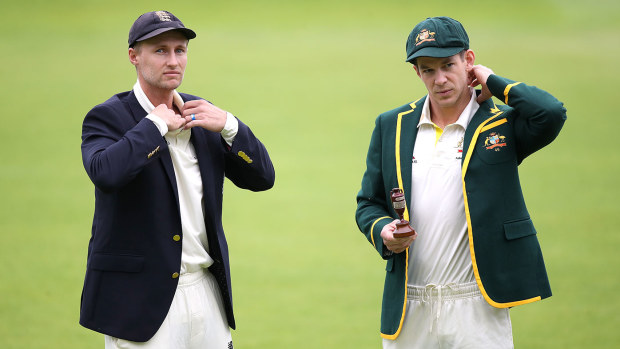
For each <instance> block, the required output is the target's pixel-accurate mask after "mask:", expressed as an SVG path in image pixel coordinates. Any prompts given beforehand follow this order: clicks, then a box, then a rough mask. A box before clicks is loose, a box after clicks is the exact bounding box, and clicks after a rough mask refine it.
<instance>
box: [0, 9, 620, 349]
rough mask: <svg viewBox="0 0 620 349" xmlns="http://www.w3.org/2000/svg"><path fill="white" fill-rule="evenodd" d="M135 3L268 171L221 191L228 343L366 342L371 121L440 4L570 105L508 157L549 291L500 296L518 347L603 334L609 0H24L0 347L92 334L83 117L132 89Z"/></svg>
mask: <svg viewBox="0 0 620 349" xmlns="http://www.w3.org/2000/svg"><path fill="white" fill-rule="evenodd" d="M152 10H168V11H171V12H172V13H174V14H175V15H177V16H178V17H180V18H181V20H182V21H183V22H184V23H185V24H186V25H187V26H188V27H189V28H192V29H193V30H195V31H196V32H197V34H198V37H197V38H196V39H195V40H192V41H191V42H190V45H189V63H188V67H187V70H186V75H185V80H184V83H183V85H181V87H180V88H179V91H180V92H187V93H191V94H195V95H199V96H202V97H204V98H207V99H209V100H211V101H212V102H213V103H215V104H216V105H218V106H219V107H221V108H223V109H226V110H229V111H231V112H232V113H233V114H235V115H236V116H238V117H239V118H240V119H241V120H243V121H244V122H245V123H247V124H248V125H250V126H251V128H252V129H253V131H254V133H255V134H256V135H258V137H259V138H260V139H261V140H262V141H263V143H264V144H265V145H266V146H267V148H268V149H269V152H270V154H271V157H272V160H273V161H274V164H275V167H276V177H277V178H276V185H275V187H274V189H272V190H271V191H268V192H264V193H251V192H247V191H242V190H239V189H237V188H235V187H234V186H233V185H231V183H229V182H227V183H226V186H225V200H224V227H225V230H226V233H227V237H228V242H229V247H230V253H231V263H232V278H233V293H234V299H235V311H236V317H237V324H238V330H237V331H235V332H233V339H234V342H235V347H237V348H246V349H250V348H380V346H381V339H380V336H379V319H380V309H381V293H382V288H383V277H384V262H383V261H382V260H381V259H380V258H379V257H378V256H377V254H376V253H375V252H374V250H373V248H372V246H371V245H370V244H369V243H368V242H367V241H366V239H365V238H364V237H363V235H362V234H361V233H359V231H358V229H357V226H356V224H355V221H354V211H355V206H356V205H355V195H356V194H357V191H358V190H359V186H360V181H361V176H362V174H363V171H364V169H365V157H366V151H367V147H368V143H369V140H370V133H371V131H372V128H373V126H374V119H375V118H376V116H377V115H378V114H380V113H382V112H384V111H386V110H389V109H392V108H395V107H398V106H400V105H403V104H405V103H408V102H411V101H413V100H415V99H417V98H419V97H421V96H423V95H424V94H425V93H426V91H425V89H424V86H423V84H422V83H421V82H420V81H419V79H418V77H417V76H416V75H415V73H414V71H413V69H412V68H411V65H409V64H407V63H405V62H404V60H405V41H406V38H407V36H408V34H409V32H410V31H411V29H412V28H413V26H414V25H415V24H416V23H418V22H419V21H421V20H423V19H424V18H426V17H429V16H439V15H445V16H451V17H454V18H456V19H458V20H460V21H461V22H462V23H463V25H464V26H465V28H466V30H467V31H468V33H469V37H470V40H471V47H472V49H473V50H474V51H475V53H476V62H477V63H480V64H484V65H486V66H489V67H490V68H492V69H493V70H494V71H495V73H497V74H498V75H501V76H504V77H507V78H510V79H513V80H518V81H523V82H525V83H528V84H530V85H536V86H538V87H541V88H543V89H545V90H547V91H549V92H550V93H552V94H553V95H554V96H556V97H557V98H558V99H560V100H561V101H563V102H564V103H565V106H566V108H567V109H568V121H567V123H566V125H565V127H564V129H563V131H562V133H561V134H560V136H559V138H558V139H557V140H556V141H555V142H554V143H552V144H551V145H550V146H549V147H547V148H545V149H543V150H542V151H540V152H539V153H537V154H535V156H532V157H531V158H528V159H527V160H526V161H525V162H524V163H523V164H522V166H521V167H520V172H521V180H522V185H523V187H524V191H525V197H526V200H527V204H528V208H529V210H530V212H531V214H532V218H533V220H534V222H535V224H536V227H537V230H538V233H539V234H538V237H539V239H540V242H541V245H542V249H543V253H544V256H545V260H546V264H547V268H548V272H549V277H550V281H551V285H552V289H553V292H554V296H553V297H551V298H550V299H548V300H544V301H542V302H537V303H535V304H532V305H526V306H522V307H518V308H515V309H513V310H512V311H511V314H512V321H513V327H514V338H515V339H514V340H515V346H516V347H517V348H585V347H588V348H616V347H617V346H618V345H619V344H620V335H619V334H618V331H617V327H618V325H620V315H619V314H620V296H618V289H619V288H620V281H619V277H618V274H617V273H618V271H617V268H618V266H619V265H620V254H619V253H618V252H617V250H616V249H617V248H618V246H619V245H620V234H619V233H620V231H619V228H618V226H619V224H618V223H620V219H619V218H620V205H619V204H618V199H617V198H618V194H620V190H619V186H618V176H619V173H620V156H619V152H618V150H617V148H618V145H617V144H616V139H617V138H618V137H617V136H614V134H613V132H614V131H613V127H614V126H613V125H612V124H609V123H610V122H612V121H613V120H614V119H613V118H614V117H618V116H617V114H618V112H617V111H614V110H613V108H614V107H613V103H614V100H616V99H618V97H619V94H618V85H619V84H620V68H619V66H620V65H619V64H618V55H619V53H620V3H619V2H617V1H615V0H601V1H559V0H522V1H518V2H500V1H491V0H488V1H486V0H471V1H467V2H465V1H454V0H444V1H436V2H429V1H425V2H424V1H411V0H410V1H365V0H358V1H351V0H348V1H335V0H332V1H327V0H318V1H292V0H289V1H277V0H264V1H249V0H233V1H195V2H194V1H185V2H175V3H171V2H164V1H158V0H151V1H143V0H135V1H120V0H108V1H87V0H80V1H78V0H56V1H35V0H24V1H9V2H4V3H3V5H2V20H0V43H1V47H4V51H3V53H2V55H0V57H1V58H0V63H1V64H0V77H2V81H4V83H2V87H1V93H0V100H1V101H2V103H1V109H2V112H1V113H0V114H1V118H2V119H1V120H2V124H3V127H2V128H3V131H2V136H0V237H1V238H2V243H0V265H1V266H2V267H3V269H4V271H3V272H2V273H0V348H4V349H6V348H102V347H103V336H102V335H100V334H97V333H95V332H91V331H89V330H86V329H84V328H82V327H81V326H79V324H78V317H79V304H80V294H81V288H82V282H83V277H84V271H85V264H86V249H87V244H88V240H89V237H90V228H91V220H92V214H93V207H94V195H93V193H94V189H93V185H92V184H91V182H90V181H89V179H88V177H87V176H86V173H85V172H84V169H83V167H82V162H81V154H80V135H81V123H82V120H83V117H84V115H85V114H86V113H87V112H88V110H90V109H91V108H92V107H93V106H95V105H96V104H99V103H101V102H103V101H105V100H106V99H107V98H109V97H110V96H112V95H113V94H115V93H118V92H122V91H127V90H129V89H131V88H132V86H133V84H134V82H135V80H136V76H135V70H134V68H133V66H131V64H130V63H129V61H128V59H127V33H128V31H129V27H130V26H131V24H132V23H133V21H134V20H135V19H136V18H137V17H138V16H139V15H140V14H142V13H144V12H148V11H152ZM496 102H497V103H499V101H496ZM614 270H616V271H614Z"/></svg>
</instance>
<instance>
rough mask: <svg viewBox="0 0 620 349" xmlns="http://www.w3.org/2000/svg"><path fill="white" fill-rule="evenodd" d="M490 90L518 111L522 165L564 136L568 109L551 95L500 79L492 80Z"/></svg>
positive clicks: (516, 133)
mask: <svg viewBox="0 0 620 349" xmlns="http://www.w3.org/2000/svg"><path fill="white" fill-rule="evenodd" d="M487 86H488V87H489V90H490V91H491V93H492V94H493V95H494V96H495V97H496V98H498V99H500V100H501V101H503V102H504V103H505V104H506V105H508V106H509V107H511V108H512V109H513V110H514V111H513V113H514V114H513V115H514V130H515V135H516V138H517V139H516V146H517V154H518V162H519V163H521V161H523V159H525V158H526V157H528V156H529V155H531V154H532V153H534V152H535V151H537V150H539V149H541V148H543V147H544V146H546V145H548V144H549V143H551V142H552V141H553V140H554V139H555V138H556V137H557V135H558V134H559V133H560V130H561V129H562V126H563V125H564V121H565V120H566V109H565V108H564V105H563V104H562V102H560V101H558V100H557V99H556V98H555V97H553V96H552V95H551V94H549V93H548V92H546V91H543V90H541V89H539V88H537V87H535V86H528V85H526V84H524V83H521V82H515V81H513V80H510V79H506V78H502V77H499V76H497V75H491V76H489V78H488V80H487Z"/></svg>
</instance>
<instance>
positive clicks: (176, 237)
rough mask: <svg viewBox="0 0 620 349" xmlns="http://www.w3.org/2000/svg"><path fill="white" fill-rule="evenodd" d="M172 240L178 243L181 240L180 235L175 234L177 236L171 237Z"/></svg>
mask: <svg viewBox="0 0 620 349" xmlns="http://www.w3.org/2000/svg"><path fill="white" fill-rule="evenodd" d="M172 240H174V241H179V240H181V235H179V234H177V235H175V236H173V237H172Z"/></svg>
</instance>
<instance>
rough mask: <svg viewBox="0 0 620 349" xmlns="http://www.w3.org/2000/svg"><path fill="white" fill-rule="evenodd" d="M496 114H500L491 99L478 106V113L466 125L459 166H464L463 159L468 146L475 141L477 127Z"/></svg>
mask: <svg viewBox="0 0 620 349" xmlns="http://www.w3.org/2000/svg"><path fill="white" fill-rule="evenodd" d="M498 113H500V110H499V109H497V107H496V106H495V103H493V102H492V100H491V99H488V100H486V101H484V103H482V104H481V105H480V107H479V108H478V111H477V112H476V113H475V114H474V116H472V118H471V120H470V121H469V125H467V129H466V130H465V137H464V139H463V154H464V156H463V158H462V160H461V164H464V162H465V159H466V158H467V154H468V150H469V147H470V145H473V144H472V143H474V142H475V141H476V138H477V131H478V128H479V126H480V125H481V124H482V123H484V122H485V121H487V120H488V119H489V118H491V117H493V116H494V115H499V114H498ZM472 141H473V142H472Z"/></svg>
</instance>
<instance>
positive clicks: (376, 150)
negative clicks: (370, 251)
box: [355, 116, 394, 259]
mask: <svg viewBox="0 0 620 349" xmlns="http://www.w3.org/2000/svg"><path fill="white" fill-rule="evenodd" d="M382 147H383V144H382V142H381V116H379V117H378V118H377V120H376V122H375V129H374V131H373V132H372V137H371V139H370V146H369V148H368V155H367V156H366V172H364V176H363V177H362V188H361V189H360V191H359V193H358V194H357V210H356V211H355V220H356V222H357V226H358V228H359V230H360V231H361V232H362V233H363V234H364V235H365V236H366V239H367V240H368V241H369V242H370V243H371V244H372V245H373V246H374V248H375V249H376V250H377V252H378V253H379V254H380V255H381V257H382V258H383V259H388V258H389V257H390V256H392V252H391V251H390V250H388V249H387V248H386V247H385V246H384V245H383V239H382V238H381V230H382V229H383V227H384V226H385V225H387V224H388V223H390V222H391V221H392V220H393V219H394V218H392V216H391V214H390V212H388V210H387V207H388V206H387V205H388V203H387V202H386V193H385V185H384V181H383V175H382V168H381V165H382V154H383V149H382Z"/></svg>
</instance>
